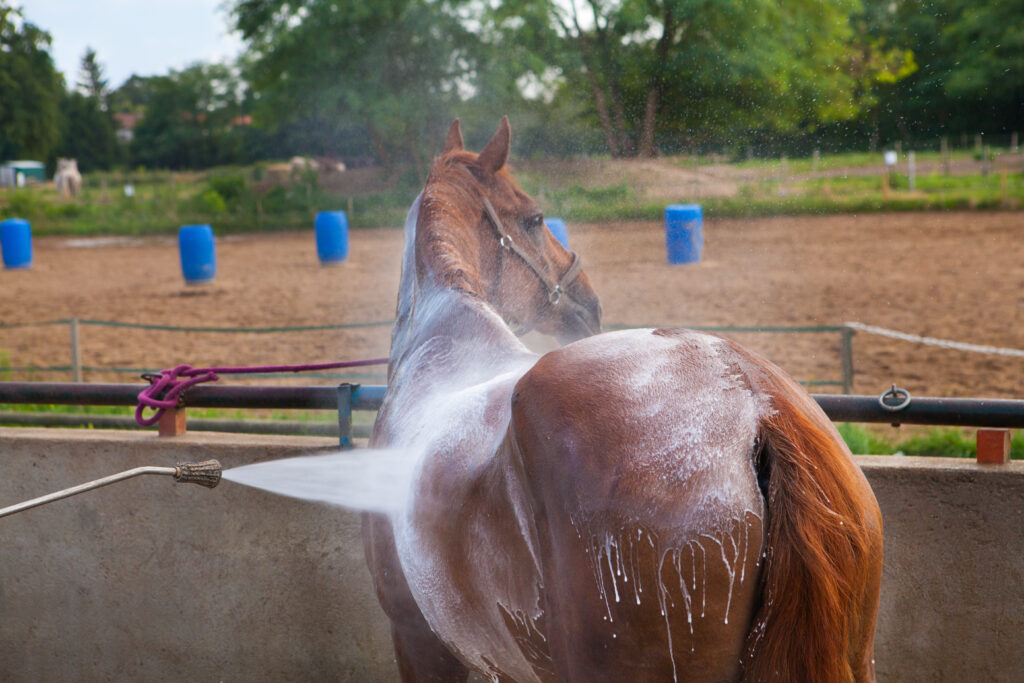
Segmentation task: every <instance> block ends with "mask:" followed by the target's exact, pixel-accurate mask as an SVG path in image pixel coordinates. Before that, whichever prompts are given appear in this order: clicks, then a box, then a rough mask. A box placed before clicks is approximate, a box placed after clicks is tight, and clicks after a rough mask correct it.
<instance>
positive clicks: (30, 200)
mask: <svg viewBox="0 0 1024 683" xmlns="http://www.w3.org/2000/svg"><path fill="white" fill-rule="evenodd" d="M44 206H45V202H44V201H43V200H42V198H41V197H40V196H39V194H38V193H37V192H34V191H32V190H10V191H8V193H7V206H6V207H5V208H3V209H2V212H3V215H4V216H5V217H18V218H31V217H33V216H39V215H41V214H42V212H43V207H44Z"/></svg>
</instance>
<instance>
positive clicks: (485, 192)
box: [416, 117, 601, 342]
mask: <svg viewBox="0 0 1024 683" xmlns="http://www.w3.org/2000/svg"><path fill="white" fill-rule="evenodd" d="M510 141H511V130H510V128H509V125H508V117H504V118H503V119H502V120H501V125H500V126H499V127H498V131H497V132H496V133H495V134H494V137H493V138H492V139H491V141H490V142H488V143H487V145H486V146H485V147H484V149H483V150H482V151H481V152H480V154H478V155H477V154H473V153H471V152H467V151H465V149H464V147H463V142H462V132H461V129H460V127H459V120H458V119H456V120H455V121H454V122H453V123H452V125H451V128H450V129H449V130H448V139H447V141H446V143H445V150H444V153H443V154H442V155H441V156H440V157H439V158H438V159H437V161H436V162H435V163H434V166H433V168H432V169H431V171H430V177H429V178H428V179H427V185H426V188H425V189H424V191H423V196H422V200H421V205H420V214H419V221H418V226H417V235H416V240H417V241H416V246H417V251H418V252H419V253H424V254H428V256H427V257H426V261H427V262H428V263H429V264H430V268H431V270H433V271H434V272H435V273H437V274H439V276H440V277H441V278H442V279H443V280H444V281H445V284H446V285H447V286H450V287H453V288H455V289H459V290H462V291H464V292H466V293H469V294H471V295H473V296H477V297H479V298H482V299H484V300H486V301H487V302H488V303H489V304H490V305H491V306H492V307H493V308H494V309H495V310H496V311H497V312H498V313H499V315H501V317H502V318H503V319H504V320H505V322H506V323H507V324H508V325H509V327H511V328H512V329H513V330H516V331H517V333H520V334H521V333H525V332H526V331H529V330H531V329H536V330H538V331H540V332H542V333H544V334H550V335H552V336H555V337H557V338H558V339H559V340H560V341H563V342H566V341H572V340H575V339H580V338H583V337H586V336H589V335H591V334H596V333H597V332H599V331H600V330H601V304H600V302H599V301H598V298H597V294H596V293H595V292H594V290H593V288H592V287H591V286H590V281H589V280H588V279H587V276H586V274H584V273H583V271H582V269H581V268H580V260H579V256H577V255H576V254H575V253H573V252H570V251H568V250H566V249H565V248H564V247H562V245H561V243H559V241H558V240H557V239H555V237H554V235H552V234H551V231H550V230H548V228H547V226H546V225H545V223H544V215H543V213H542V212H541V210H540V207H539V206H538V205H537V202H535V201H534V200H533V199H532V198H531V197H530V196H529V195H527V194H526V193H525V192H523V191H522V189H520V187H519V185H518V184H517V183H516V181H515V180H514V179H513V178H512V176H510V175H509V173H508V171H507V170H506V168H505V163H506V161H507V160H508V154H509V145H510Z"/></svg>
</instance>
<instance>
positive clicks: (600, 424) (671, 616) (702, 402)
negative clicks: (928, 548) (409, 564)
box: [512, 330, 768, 680]
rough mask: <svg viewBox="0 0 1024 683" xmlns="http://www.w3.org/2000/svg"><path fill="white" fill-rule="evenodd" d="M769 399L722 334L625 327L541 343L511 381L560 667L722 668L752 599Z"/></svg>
mask: <svg viewBox="0 0 1024 683" xmlns="http://www.w3.org/2000/svg"><path fill="white" fill-rule="evenodd" d="M767 409H768V406H767V405H766V404H765V402H764V398H763V397H762V396H761V395H759V394H758V392H757V391H756V390H755V389H754V388H753V387H752V386H751V385H750V384H749V382H748V381H747V379H746V377H745V374H744V372H743V370H742V367H741V362H740V359H739V358H738V357H737V356H736V354H735V352H734V351H733V350H732V348H731V347H730V346H729V345H728V344H727V343H726V342H724V341H723V340H721V339H719V338H717V337H712V336H709V335H704V334H699V333H695V332H688V331H683V330H672V331H664V330H657V331H651V330H632V331H625V332H617V333H610V334H605V335H601V336H599V337H594V338H590V339H586V340H583V341H580V342H577V343H575V344H572V345H570V346H568V347H565V348H563V349H560V350H558V351H555V352H552V353H550V354H547V355H546V356H544V357H543V358H542V359H541V360H540V361H538V363H537V364H536V365H535V366H534V367H533V368H532V369H531V370H530V371H529V372H528V373H527V374H526V375H525V376H524V377H523V378H522V379H521V380H520V381H519V383H518V384H517V386H516V391H515V393H514V395H513V418H512V432H513V438H514V440H515V442H516V444H517V446H518V448H519V453H520V457H521V459H522V463H523V471H524V473H525V480H526V483H525V485H526V487H527V488H528V489H529V493H528V495H529V497H531V498H532V500H533V504H534V507H535V511H536V514H537V520H538V521H537V528H538V535H539V537H540V539H539V540H540V545H541V549H542V550H541V556H542V558H543V562H542V565H543V566H542V573H543V582H544V592H545V599H546V601H547V621H548V626H549V629H548V633H549V644H550V649H551V653H552V657H553V659H554V661H555V663H556V667H557V668H558V670H559V674H560V675H561V676H562V677H563V678H565V679H567V680H599V679H605V680H619V679H621V677H622V676H623V675H625V674H626V672H632V673H633V674H634V675H635V674H636V673H637V672H644V673H645V674H648V675H649V676H650V677H652V678H661V677H664V678H670V677H675V678H677V679H680V680H683V679H685V680H728V679H731V678H735V677H736V676H737V675H738V672H739V661H740V658H741V656H742V652H743V647H744V641H745V638H746V635H747V632H748V630H749V626H750V622H751V619H752V616H753V610H754V608H755V602H756V601H755V596H756V592H757V587H758V571H759V563H760V557H761V552H762V549H761V545H762V519H763V515H764V512H763V499H762V496H761V492H760V489H759V488H758V481H757V474H756V472H755V470H754V467H753V460H752V450H753V448H754V443H755V440H756V438H757V435H758V425H759V421H760V419H761V417H762V414H763V413H764V411H765V410H767Z"/></svg>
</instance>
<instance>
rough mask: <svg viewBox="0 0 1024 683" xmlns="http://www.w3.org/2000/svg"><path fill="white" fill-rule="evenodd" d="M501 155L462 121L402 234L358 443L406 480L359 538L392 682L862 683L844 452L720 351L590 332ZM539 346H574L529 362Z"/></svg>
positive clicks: (862, 521)
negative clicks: (561, 297)
mask: <svg viewBox="0 0 1024 683" xmlns="http://www.w3.org/2000/svg"><path fill="white" fill-rule="evenodd" d="M507 154H508V126H507V122H505V121H503V124H502V127H501V128H499V131H498V133H497V134H496V135H495V138H494V139H492V140H491V142H490V143H488V145H487V146H486V147H485V148H484V150H483V151H482V152H481V153H480V155H479V156H477V155H472V154H469V153H467V152H465V151H463V149H462V142H461V134H460V133H459V131H458V125H457V122H456V124H454V125H453V127H452V130H451V131H450V132H449V139H448V142H447V144H446V151H445V154H444V155H442V157H441V158H440V159H439V160H438V161H437V162H436V163H435V166H434V168H433V170H432V172H431V176H430V178H429V179H428V181H427V185H426V187H425V189H424V192H423V193H422V194H421V196H420V197H419V198H418V199H417V201H416V203H415V204H414V206H413V208H412V210H411V211H410V214H409V218H408V220H407V222H406V250H405V254H404V258H403V270H402V282H401V285H400V292H399V305H398V319H397V321H396V325H395V329H394V332H393V337H392V350H391V366H390V368H389V388H388V392H387V394H386V396H385V399H384V403H383V406H382V408H381V411H380V413H379V416H378V420H377V423H376V425H375V428H374V435H373V439H372V444H371V445H373V446H378V447H387V448H391V449H404V450H406V451H409V452H412V453H414V456H415V461H416V463H417V464H416V471H415V476H414V477H413V482H414V483H413V485H412V488H411V490H410V492H409V495H408V497H407V498H404V499H402V500H401V501H396V505H395V506H394V509H393V510H391V511H390V512H389V513H388V514H385V515H380V514H374V515H367V516H366V518H365V521H364V538H365V544H366V552H367V558H368V563H369V566H370V569H371V573H372V574H373V577H374V581H375V584H376V587H377V592H378V596H379V598H380V601H381V604H382V606H383V608H384V610H385V612H386V613H387V614H388V616H389V617H390V619H391V621H392V631H393V636H394V641H395V647H396V654H397V657H398V662H399V666H400V669H401V671H402V675H403V678H404V679H405V680H439V681H449V680H460V679H464V678H465V676H466V672H467V669H468V668H471V669H475V670H477V671H480V672H482V673H485V674H487V675H490V676H491V677H492V678H494V679H496V680H515V681H548V680H566V681H598V680H608V681H621V680H623V679H625V678H626V677H627V676H633V677H637V676H639V677H641V678H642V679H643V680H708V681H721V680H736V679H739V678H741V677H745V678H747V679H749V680H766V679H770V678H777V679H779V680H819V681H826V680H853V679H856V680H870V679H873V666H872V660H871V651H872V639H873V632H874V619H875V614H876V611H877V600H878V583H879V580H880V569H881V564H880V559H881V536H880V533H881V526H880V525H881V521H880V516H879V513H878V507H877V504H876V503H875V501H874V497H873V496H872V495H871V491H870V489H869V488H868V486H867V484H866V482H865V480H864V478H863V476H862V475H861V474H860V471H859V470H858V469H857V468H856V466H855V465H854V464H853V463H852V460H851V459H850V457H849V454H848V451H846V450H845V447H844V446H843V445H842V441H841V439H840V438H839V436H838V434H836V433H835V430H834V429H833V428H832V426H831V424H830V423H829V422H828V420H827V419H826V418H825V416H824V415H823V414H822V413H821V411H820V410H819V409H818V408H817V405H816V404H815V403H814V402H813V401H812V400H811V399H810V398H809V397H807V395H806V393H805V392H803V390H802V389H800V388H799V387H798V386H797V385H796V384H795V383H793V382H792V381H791V380H790V379H788V378H787V377H786V376H785V375H784V374H783V373H782V372H781V371H780V370H779V369H778V368H776V367H775V366H773V365H771V364H770V363H768V362H767V361H764V360H763V359H760V358H757V357H755V356H754V355H752V354H750V353H748V352H746V351H744V350H743V349H741V348H739V347H738V346H736V345H735V344H733V343H732V342H729V341H727V340H724V339H721V338H718V337H715V336H711V335H706V334H701V333H697V332H693V331H687V330H630V331H624V332H616V333H609V334H603V335H599V336H593V337H589V336H587V335H590V334H592V333H594V332H596V331H598V329H599V320H600V306H599V304H598V302H597V298H596V295H594V293H593V291H592V290H591V288H590V286H589V283H588V281H587V280H586V276H585V275H582V274H580V275H578V276H574V277H573V278H572V279H571V281H567V282H564V283H563V284H564V287H563V289H564V290H565V294H566V301H564V302H562V301H559V303H557V304H556V303H553V299H554V298H553V297H552V296H551V285H550V283H551V282H559V278H560V277H561V276H562V274H564V273H567V272H570V270H571V268H572V265H573V263H574V260H573V258H572V256H571V255H570V254H569V253H568V252H566V251H565V250H564V249H562V248H561V246H560V245H558V243H557V242H556V241H555V239H554V238H553V237H552V236H551V235H550V233H549V232H548V231H547V230H546V229H544V228H543V221H542V219H541V220H538V219H537V217H538V216H539V210H537V208H536V204H535V203H533V201H532V200H531V199H530V198H529V197H528V196H526V195H525V194H524V193H522V191H521V190H519V189H518V187H517V186H516V185H515V184H514V182H513V181H512V180H511V178H510V177H509V176H508V175H507V173H506V172H505V171H504V165H505V160H506V158H507ZM485 198H487V200H488V202H491V203H492V204H493V206H495V207H497V208H496V210H495V211H488V210H487V208H486V204H487V203H488V202H485V201H484V199H485ZM495 221H498V222H500V223H501V225H494V223H495ZM510 240H511V241H514V242H515V243H516V244H517V245H518V249H520V250H522V251H524V252H526V253H528V254H529V256H528V257H527V259H526V260H533V262H534V263H533V265H529V264H525V263H524V262H523V259H518V258H515V257H514V254H513V255H512V256H510V255H509V254H508V253H507V246H506V245H507V243H508V241H510ZM528 266H529V267H528ZM538 268H544V269H547V271H548V272H547V275H546V276H545V277H541V276H540V275H539V274H538V273H537V272H536V270H537V269H538ZM531 326H532V327H536V328H537V329H539V330H541V331H544V332H548V333H551V334H557V335H559V336H560V337H562V338H564V339H572V338H580V337H586V338H583V339H580V340H579V341H576V342H575V343H571V344H569V345H568V346H565V347H563V348H561V349H559V350H557V351H554V352H551V353H548V354H546V355H544V356H543V357H539V358H538V357H537V356H536V355H535V354H533V353H531V352H530V351H529V350H527V349H526V347H525V346H523V344H522V343H521V342H520V341H519V339H518V338H517V337H516V335H515V334H514V333H513V332H512V328H513V327H517V328H523V327H531Z"/></svg>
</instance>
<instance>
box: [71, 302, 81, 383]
mask: <svg viewBox="0 0 1024 683" xmlns="http://www.w3.org/2000/svg"><path fill="white" fill-rule="evenodd" d="M71 381H73V382H81V381H82V344H81V341H80V339H79V325H78V318H72V319H71Z"/></svg>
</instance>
